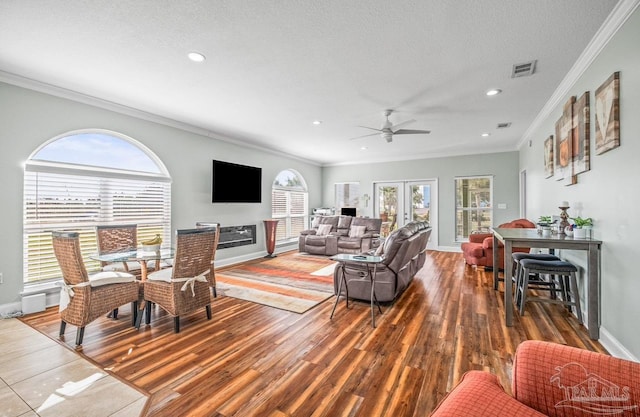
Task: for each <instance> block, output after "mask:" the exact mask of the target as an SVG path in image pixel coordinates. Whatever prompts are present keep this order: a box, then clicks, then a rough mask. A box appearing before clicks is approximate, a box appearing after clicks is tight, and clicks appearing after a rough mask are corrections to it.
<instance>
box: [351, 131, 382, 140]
mask: <svg viewBox="0 0 640 417" xmlns="http://www.w3.org/2000/svg"><path fill="white" fill-rule="evenodd" d="M379 134H380V133H369V134H368V135H362V136H356V137H355V138H350V139H349V140H354V139H362V138H366V137H368V136H375V135H379Z"/></svg>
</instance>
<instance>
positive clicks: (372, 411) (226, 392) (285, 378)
mask: <svg viewBox="0 0 640 417" xmlns="http://www.w3.org/2000/svg"><path fill="white" fill-rule="evenodd" d="M502 297H503V292H502V291H494V290H493V286H492V275H491V273H490V272H488V271H484V270H482V269H477V270H476V269H474V268H471V267H468V266H467V267H466V266H465V264H464V261H463V258H462V255H461V254H459V253H449V252H428V254H427V260H426V264H425V266H424V268H423V269H422V270H420V271H419V272H418V274H417V276H416V278H415V279H414V280H413V282H412V284H411V285H410V287H409V288H408V289H407V291H405V293H404V294H403V295H402V297H400V298H399V299H398V300H396V302H395V304H394V305H389V306H383V314H382V315H381V316H377V320H376V321H377V323H376V324H377V328H376V329H373V328H372V327H371V316H370V309H369V305H368V303H360V302H357V303H353V304H351V303H350V307H351V306H352V307H351V308H350V309H349V310H347V309H346V308H345V303H344V301H341V302H340V304H339V306H338V308H337V310H336V313H335V316H334V318H333V320H330V319H329V315H330V314H331V308H332V306H333V302H334V298H330V299H329V300H327V301H326V302H324V303H322V304H321V305H319V306H318V307H316V308H314V309H313V310H310V311H309V312H307V313H305V314H302V315H299V314H295V313H290V312H286V311H281V310H277V309H274V308H270V307H266V306H262V305H258V304H253V303H250V302H246V301H242V300H237V299H233V298H231V297H218V298H217V299H215V300H214V301H213V304H212V309H213V319H212V320H211V321H207V320H206V315H205V312H204V310H203V311H201V312H197V313H194V314H192V315H190V316H188V317H185V318H183V319H182V325H181V333H179V334H177V335H176V334H174V333H173V321H172V319H171V318H170V317H168V316H166V315H165V314H163V312H162V310H160V309H159V308H156V310H155V311H154V312H153V318H152V322H151V325H150V326H145V325H144V324H143V326H142V328H141V329H140V330H139V331H136V330H135V329H133V328H131V326H130V315H129V314H130V311H129V310H128V308H125V307H123V308H122V309H121V312H120V316H119V319H118V320H110V319H107V318H103V319H98V320H97V321H95V322H93V323H92V324H90V325H88V326H87V328H86V331H85V336H84V346H83V348H82V350H81V351H79V353H80V354H81V355H83V356H85V357H87V358H88V359H90V360H92V361H94V362H95V363H96V364H98V365H100V366H101V367H103V368H104V369H106V370H108V371H110V372H111V373H113V374H114V375H115V376H117V377H119V378H122V379H123V380H126V381H128V382H129V383H131V384H133V385H134V386H136V387H138V388H139V389H140V390H142V391H143V392H146V393H148V394H149V395H150V400H149V402H148V404H147V414H146V415H148V416H296V417H297V416H332V417H333V416H362V417H371V416H393V417H398V416H426V415H428V414H429V412H430V411H431V410H432V409H433V408H434V407H435V405H436V404H437V403H438V401H439V400H440V399H441V398H442V397H443V396H444V395H445V394H446V393H447V392H448V391H449V390H450V389H451V388H452V387H453V386H454V385H455V384H456V383H457V382H458V381H459V379H460V377H461V376H462V374H463V373H464V372H466V371H468V370H471V369H481V370H485V371H488V372H492V373H494V374H496V375H498V377H499V378H500V380H501V382H502V384H503V385H504V386H505V387H506V389H507V390H509V389H510V377H511V366H512V360H513V355H514V352H515V349H516V347H517V346H518V344H519V343H520V342H522V341H524V340H527V339H543V340H549V341H554V342H557V343H562V344H567V345H571V346H577V347H580V348H585V349H589V350H593V351H598V352H605V353H606V351H605V350H604V348H603V347H602V346H601V345H600V344H599V343H597V342H594V341H592V340H591V339H589V337H588V334H587V332H586V329H585V328H584V327H582V326H581V325H579V324H578V323H577V321H576V320H575V318H574V317H573V316H571V315H569V314H568V313H567V311H566V310H565V309H563V308H562V307H561V306H558V305H553V304H547V303H529V304H528V306H527V310H526V314H525V315H524V316H523V317H520V316H519V315H518V314H517V313H516V314H515V319H514V326H513V327H505V326H504V311H503V302H502ZM23 321H25V322H26V323H28V324H29V325H31V326H33V327H35V328H36V329H38V330H40V331H41V332H43V333H45V334H47V335H49V336H50V337H51V338H54V339H56V340H58V336H57V333H58V327H59V319H58V315H57V308H52V309H48V310H47V311H46V312H44V313H39V314H34V315H30V316H27V317H25V318H23ZM74 337H75V328H74V327H73V326H71V329H69V330H68V332H67V341H66V345H67V346H69V347H70V348H73V346H72V345H73V343H74Z"/></svg>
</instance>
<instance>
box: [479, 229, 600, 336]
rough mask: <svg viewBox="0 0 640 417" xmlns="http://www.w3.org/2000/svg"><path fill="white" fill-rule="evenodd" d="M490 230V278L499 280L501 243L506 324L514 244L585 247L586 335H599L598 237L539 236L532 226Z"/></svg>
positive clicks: (510, 318)
mask: <svg viewBox="0 0 640 417" xmlns="http://www.w3.org/2000/svg"><path fill="white" fill-rule="evenodd" d="M491 232H492V233H493V247H494V251H493V265H494V268H493V281H494V286H495V285H497V283H498V279H499V278H498V270H499V268H498V250H497V248H498V242H502V243H503V244H504V309H505V316H506V317H505V320H506V325H507V326H512V325H513V294H512V292H513V290H512V288H513V282H512V280H511V279H512V277H511V275H512V262H513V259H512V258H511V254H512V251H513V248H514V247H517V248H548V249H568V250H586V251H587V294H588V296H587V306H588V307H587V308H588V323H587V327H588V329H589V337H591V339H594V340H597V339H599V338H600V253H601V246H602V241H601V240H595V239H591V238H586V239H575V238H573V237H569V236H566V235H563V234H552V235H551V236H542V235H541V234H538V231H537V230H535V229H507V228H491Z"/></svg>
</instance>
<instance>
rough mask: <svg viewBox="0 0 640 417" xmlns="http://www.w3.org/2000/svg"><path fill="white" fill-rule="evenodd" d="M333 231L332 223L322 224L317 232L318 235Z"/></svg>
mask: <svg viewBox="0 0 640 417" xmlns="http://www.w3.org/2000/svg"><path fill="white" fill-rule="evenodd" d="M330 231H331V225H330V224H321V225H319V226H318V231H317V232H316V235H317V236H326V235H328V234H329V232H330Z"/></svg>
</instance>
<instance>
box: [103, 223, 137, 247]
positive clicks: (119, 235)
mask: <svg viewBox="0 0 640 417" xmlns="http://www.w3.org/2000/svg"><path fill="white" fill-rule="evenodd" d="M96 239H97V241H98V252H99V253H100V254H105V253H114V252H122V251H126V250H134V249H135V248H136V246H137V243H138V226H137V225H135V224H120V225H101V226H96Z"/></svg>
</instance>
